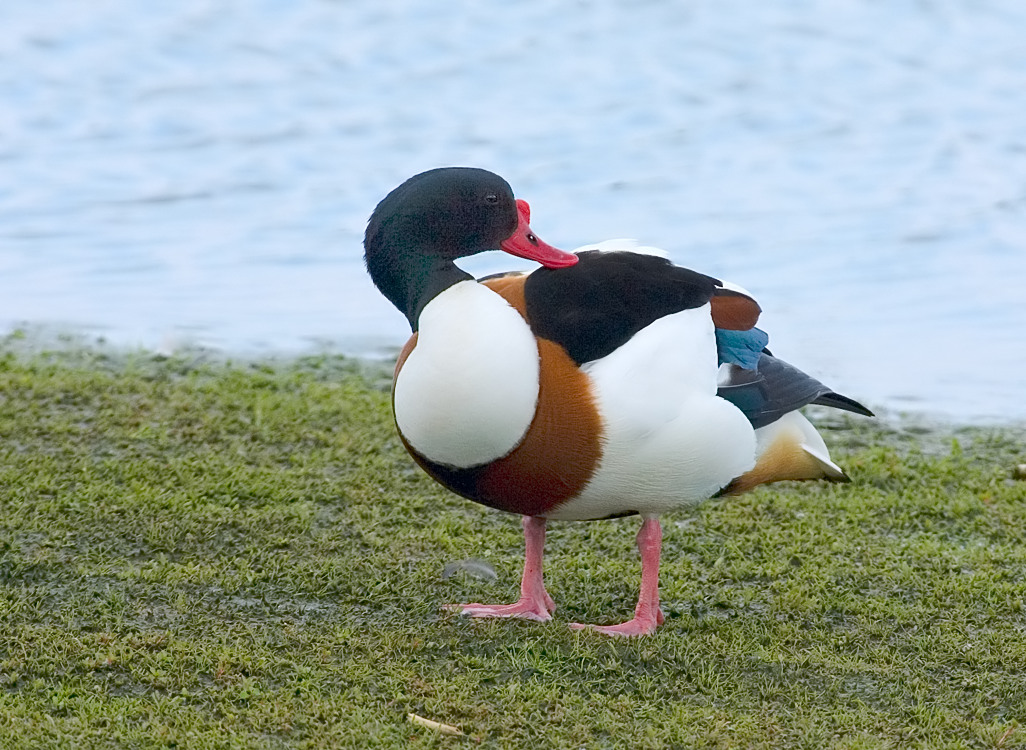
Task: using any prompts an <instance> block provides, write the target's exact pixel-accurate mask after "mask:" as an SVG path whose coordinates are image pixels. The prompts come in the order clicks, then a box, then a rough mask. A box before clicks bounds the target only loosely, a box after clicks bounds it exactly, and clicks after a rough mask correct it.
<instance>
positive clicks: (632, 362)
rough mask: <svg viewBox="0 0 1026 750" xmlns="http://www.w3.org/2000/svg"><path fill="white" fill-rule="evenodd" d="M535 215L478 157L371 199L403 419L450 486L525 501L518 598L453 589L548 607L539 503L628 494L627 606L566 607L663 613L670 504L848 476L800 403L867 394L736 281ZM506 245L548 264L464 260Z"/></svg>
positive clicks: (405, 436)
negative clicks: (557, 231)
mask: <svg viewBox="0 0 1026 750" xmlns="http://www.w3.org/2000/svg"><path fill="white" fill-rule="evenodd" d="M529 220H530V209H529V207H528V205H527V203H526V202H524V201H522V200H516V199H515V198H514V195H513V191H512V189H511V188H510V186H509V184H507V182H506V181H505V180H503V179H502V178H501V177H499V176H498V175H495V174H492V173H491V172H488V171H485V170H482V169H474V168H468V167H451V168H443V169H433V170H430V171H428V172H424V173H422V174H418V175H416V176H414V177H411V178H410V179H409V180H407V181H406V182H404V183H403V184H401V185H400V186H399V187H397V188H396V189H395V190H393V191H392V192H391V193H389V194H388V195H387V196H386V197H385V198H384V199H383V200H382V201H381V203H380V204H378V206H377V208H376V209H375V210H374V213H373V214H372V216H371V218H370V221H369V223H368V226H367V233H366V237H365V240H364V247H365V250H366V256H365V260H366V264H367V269H368V271H369V272H370V275H371V278H372V279H373V281H374V283H375V285H376V286H377V287H378V289H379V290H380V291H381V292H382V293H383V294H384V295H385V297H387V298H388V299H389V300H390V301H391V302H392V303H393V304H394V305H395V306H396V307H397V308H398V309H399V310H400V311H401V312H402V313H403V314H404V315H406V318H407V319H408V320H409V322H410V327H411V329H412V332H413V333H412V336H411V337H410V339H409V341H407V343H406V345H405V346H404V347H403V349H402V351H401V353H400V355H399V358H398V361H397V364H396V368H395V380H394V386H393V394H392V398H393V406H394V412H395V423H396V426H397V428H398V431H399V435H400V437H401V439H402V442H403V444H404V445H405V446H406V449H407V450H408V451H409V453H410V455H411V456H412V457H413V459H414V461H416V462H417V463H418V464H419V465H420V466H421V467H422V468H423V469H424V471H426V472H427V473H428V474H429V475H430V476H431V477H433V478H434V479H435V480H437V481H438V482H439V483H441V484H442V485H443V486H445V487H447V488H448V489H450V490H451V491H453V492H455V493H457V494H459V495H462V496H463V497H465V498H468V499H470V500H473V501H474V502H478V503H482V504H484V505H487V506H490V507H492V508H496V509H498V510H503V511H506V512H508V513H517V514H520V515H521V516H523V530H524V538H525V547H526V552H525V562H524V572H523V578H522V580H521V585H520V591H521V595H520V599H519V600H518V601H516V602H515V603H513V604H463V605H454V607H453V608H455V609H457V610H459V611H461V612H463V613H464V614H467V615H470V616H473V617H521V618H527V619H531V620H539V621H545V620H549V619H551V616H552V612H553V611H554V610H555V604H554V602H553V600H552V597H550V596H549V594H548V592H547V591H546V590H545V585H544V582H543V578H542V557H543V550H544V542H545V527H546V522H547V520H548V519H556V520H572V521H586V520H592V519H601V518H614V517H618V516H627V515H635V514H636V515H640V516H641V518H642V524H641V529H640V531H639V532H638V536H637V544H638V548H639V550H640V553H641V563H642V572H641V590H640V594H639V597H638V603H637V607H636V608H635V612H634V617H633V618H632V619H630V620H628V621H626V622H624V623H621V624H619V625H607V626H585V625H579V624H574V625H572V626H571V627H575V628H583V627H594V629H595V630H596V631H598V632H601V633H605V634H609V635H625V636H634V635H643V634H648V633H652V632H653V631H654V630H655V629H656V628H657V627H658V626H659V625H660V624H662V622H663V613H662V611H661V609H660V607H659V556H660V550H661V545H662V529H661V527H660V523H659V516H660V515H661V514H663V513H666V512H668V511H673V510H678V511H679V510H687V509H690V508H693V507H695V506H696V505H698V504H699V503H701V502H702V501H703V500H705V499H707V498H709V497H713V496H722V495H733V494H737V493H740V492H745V491H747V490H749V489H751V488H752V487H755V486H756V485H759V484H764V483H767V482H775V481H779V480H784V479H826V480H830V481H842V482H843V481H847V480H848V478H847V476H846V475H845V473H844V472H843V471H842V470H841V468H840V467H838V466H837V465H836V464H835V463H834V462H833V461H831V459H830V456H829V453H828V452H827V448H826V445H825V444H824V442H823V439H822V438H821V437H820V435H819V434H818V433H817V432H816V430H815V428H814V427H813V426H812V424H811V423H810V422H809V421H808V420H807V419H806V418H805V417H804V416H802V415H801V414H800V413H799V412H798V411H797V410H798V409H800V408H801V407H803V406H805V405H807V404H810V403H811V404H824V405H827V406H832V407H837V408H840V409H846V410H848V411H852V412H855V413H858V414H864V415H867V416H871V414H872V413H871V412H870V411H869V410H868V409H866V408H865V407H864V406H862V405H861V404H859V403H858V402H856V401H854V400H852V399H849V398H847V397H845V396H841V395H839V394H837V393H834V392H833V391H831V390H830V389H829V388H827V387H826V386H824V385H823V384H822V383H820V382H819V381H817V380H815V379H813V378H811V377H809V376H808V375H805V374H804V373H802V372H801V371H800V370H798V369H796V368H794V367H792V366H791V365H788V364H787V363H785V362H783V361H782V360H780V359H778V358H776V357H774V356H773V355H772V354H770V352H769V350H767V349H766V345H767V337H766V335H765V334H764V333H763V332H762V331H761V330H759V329H758V328H756V323H757V321H758V318H759V314H760V312H761V310H760V308H759V305H758V304H757V303H756V301H755V300H754V299H753V298H752V297H751V295H749V294H748V293H747V292H746V291H745V290H743V289H741V288H740V287H736V286H733V285H730V284H727V283H723V282H721V281H719V280H717V279H714V278H712V277H710V276H706V275H704V274H701V273H697V272H695V271H691V270H688V269H686V268H681V267H679V266H676V265H674V264H672V263H671V262H670V261H669V260H667V259H665V258H663V257H659V256H657V255H654V254H650V253H647V252H637V251H632V250H631V249H629V248H628V249H619V246H616V247H615V248H614V249H612V250H610V246H609V244H608V243H604V244H603V245H600V246H599V248H600V249H593V250H583V251H580V252H577V253H567V252H564V251H562V250H558V249H556V248H554V247H552V246H550V245H548V244H546V243H544V242H542V241H541V240H540V239H539V238H538V237H537V236H536V235H535V234H534V232H533V231H532V230H531V227H530V224H529ZM495 249H500V250H504V251H505V252H507V253H510V254H512V255H516V256H520V257H523V258H529V259H531V260H534V261H537V262H538V263H540V264H541V266H542V267H541V268H539V269H536V270H534V271H533V272H531V273H526V274H525V273H512V274H506V275H499V276H495V277H489V278H485V279H481V280H475V279H474V278H473V277H472V276H471V275H469V274H468V273H466V272H464V271H463V270H461V269H460V268H458V267H457V266H456V264H455V262H454V261H456V260H457V259H459V258H463V257H466V256H470V255H475V254H477V253H481V252H484V251H486V250H495Z"/></svg>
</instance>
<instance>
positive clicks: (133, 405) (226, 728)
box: [0, 350, 1026, 749]
mask: <svg viewBox="0 0 1026 750" xmlns="http://www.w3.org/2000/svg"><path fill="white" fill-rule="evenodd" d="M814 416H815V417H818V418H819V423H820V425H821V428H822V429H823V431H824V433H825V435H826V438H827V440H828V442H829V443H830V445H831V448H832V450H833V451H834V454H835V458H836V459H837V460H838V462H839V463H841V464H843V465H844V466H845V467H846V468H847V469H848V471H849V473H850V474H851V475H852V478H853V480H854V481H853V483H852V484H850V485H827V484H815V485H798V484H785V485H780V486H777V487H775V488H771V489H770V488H763V489H760V490H758V491H756V492H753V493H751V494H749V495H747V496H743V497H740V498H732V499H725V500H719V501H711V502H709V503H707V504H706V505H705V506H703V507H702V508H701V509H700V510H699V511H698V512H697V513H695V514H693V515H684V514H681V515H679V516H670V517H667V518H666V519H664V521H665V549H664V554H663V560H664V565H663V597H664V608H665V610H666V615H667V617H666V624H665V626H664V627H663V628H662V629H661V630H660V631H659V632H658V634H656V635H655V636H653V637H650V638H647V639H640V640H611V639H609V638H606V637H602V636H599V635H596V634H594V633H588V632H572V631H571V630H570V629H569V628H568V627H567V623H569V622H572V621H577V620H580V621H585V622H615V621H618V620H621V619H623V618H625V617H627V616H628V615H629V613H630V611H631V609H632V607H633V604H634V598H635V596H636V591H637V583H638V577H639V562H638V558H637V553H636V551H635V549H634V547H633V544H634V534H635V532H636V529H637V520H636V519H629V518H628V519H621V520H617V521H603V522H595V523H590V524H560V523H554V524H552V525H551V532H550V535H549V542H548V558H547V562H548V570H547V576H548V578H547V580H548V584H549V591H550V592H551V593H552V594H553V596H554V597H555V598H556V600H557V603H558V605H559V609H558V610H557V612H556V617H555V619H554V621H553V622H550V623H547V624H536V623H526V622H509V621H491V622H480V621H472V620H466V619H461V618H459V617H457V616H455V615H453V614H450V613H448V612H445V611H443V610H442V605H443V604H445V603H447V602H458V601H469V600H477V601H487V600H496V601H498V600H508V599H510V598H512V597H513V595H514V594H515V591H516V587H517V582H518V576H519V566H520V564H521V545H522V541H521V537H520V528H519V523H518V522H517V520H516V519H515V518H513V517H511V516H506V515H503V514H499V513H495V512H492V511H489V510H487V509H484V508H479V507H477V506H475V505H473V504H471V503H468V502H466V501H463V500H461V499H459V498H456V497H454V496H452V495H449V494H448V493H446V492H445V491H443V490H441V489H440V488H438V487H436V486H435V485H434V484H433V483H432V482H431V481H430V480H428V479H427V478H426V477H425V476H423V475H422V474H421V473H419V471H418V470H416V469H415V468H414V466H413V465H412V463H411V462H410V460H409V459H408V458H407V457H406V455H405V454H404V452H403V450H402V448H401V446H400V445H399V443H398V441H397V440H396V438H395V435H394V432H393V426H392V424H391V419H390V414H389V403H388V394H387V375H386V376H382V374H381V373H380V372H377V373H375V372H373V371H368V370H367V368H366V367H359V366H357V365H355V364H353V363H351V362H349V361H347V360H344V359H341V358H337V357H320V358H308V359H299V360H295V361H291V362H285V363H281V362H278V363H264V364H253V363H248V362H247V363H241V364H231V363H224V362H220V363H207V364H203V363H200V362H198V361H197V360H196V359H188V358H171V359H162V358H159V357H155V356H153V355H149V354H136V355H127V356H126V355H119V356H117V357H111V356H108V355H104V354H102V353H97V352H95V351H93V352H91V351H88V350H85V351H78V352H75V353H67V352H65V353H63V354H46V353H42V354H40V353H37V354H33V355H22V354H18V355H16V354H14V353H10V352H8V353H7V354H3V353H0V747H3V748H6V747H38V748H60V747H81V748H103V747H111V748H112V747H131V748H137V747H138V748H157V747H161V748H165V747H166V748H199V749H202V748H242V747H247V748H249V747H252V748H365V747H366V748H392V747H396V748H405V747H462V746H476V745H480V746H483V747H508V748H539V749H540V748H620V747H622V748H669V747H675V748H698V747H717V748H748V747H752V748H792V747H793V748H828V747H843V748H876V747H893V748H926V747H929V748H933V747H938V748H941V747H945V748H947V747H950V748H961V747H972V748H998V747H1000V748H1015V747H1019V748H1022V747H1026V611H1024V605H1023V603H1024V601H1026V482H1023V481H1018V480H1016V479H1014V478H1013V469H1014V467H1015V466H1016V465H1017V464H1020V463H1024V462H1026V444H1024V433H1023V430H1021V429H1016V428H1002V429H1000V430H998V429H995V430H985V429H979V428H975V429H968V428H966V429H960V430H956V429H953V428H945V427H936V428H933V429H931V430H929V431H925V432H924V431H920V430H909V429H907V428H905V427H902V426H901V423H900V422H894V421H891V422H886V421H884V422H883V423H882V424H880V423H874V422H873V421H871V420H864V419H858V418H852V419H847V418H844V417H836V416H827V415H824V414H820V413H817V414H816V415H814ZM470 558H477V559H481V560H484V561H486V563H488V564H490V565H492V566H494V568H495V570H496V572H497V573H498V578H497V580H492V579H491V578H489V577H484V578H480V577H475V576H474V575H470V574H468V573H466V572H457V573H456V574H455V575H449V576H446V575H445V574H444V572H443V571H445V568H446V565H447V563H453V562H459V561H462V560H467V559H470ZM483 567H486V566H483ZM410 713H412V714H416V715H418V716H421V717H424V718H426V719H431V720H434V721H438V722H442V723H445V724H449V725H453V726H456V727H458V728H459V729H461V730H462V731H463V732H464V736H462V737H459V736H455V737H454V736H447V735H443V734H440V733H438V732H436V731H435V730H433V729H430V728H427V727H424V726H422V725H420V724H415V723H411V722H410V721H408V720H407V715H408V714H410Z"/></svg>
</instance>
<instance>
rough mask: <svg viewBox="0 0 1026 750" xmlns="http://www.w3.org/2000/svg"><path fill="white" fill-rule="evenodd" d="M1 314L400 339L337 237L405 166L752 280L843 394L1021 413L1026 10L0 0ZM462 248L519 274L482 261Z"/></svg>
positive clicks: (556, 221) (406, 171) (588, 237)
mask: <svg viewBox="0 0 1026 750" xmlns="http://www.w3.org/2000/svg"><path fill="white" fill-rule="evenodd" d="M2 16H3V18H2V22H0V330H10V329H11V328H12V327H15V326H19V325H24V324H26V323H28V324H45V325H49V326H55V327H57V328H70V329H72V330H77V331H83V332H86V333H87V334H89V335H92V336H102V337H103V338H105V339H106V340H108V341H112V342H115V343H117V344H124V345H128V346H136V345H142V346H146V347H150V348H159V349H168V348H174V347H175V346H178V345H181V344H183V343H189V344H199V345H203V346H212V347H216V348H219V349H222V350H225V351H228V352H239V353H262V352H284V353H289V352H301V351H305V350H309V349H310V348H314V347H325V346H328V347H333V348H336V349H341V350H342V351H347V352H353V353H361V354H366V353H375V352H381V351H385V350H388V349H389V348H390V347H394V346H397V345H398V344H400V343H401V342H402V340H403V339H404V338H405V335H406V328H405V323H404V319H403V318H402V316H401V315H400V314H399V313H397V312H396V311H394V310H393V309H392V308H391V307H389V305H388V303H387V302H385V301H384V299H383V298H381V297H380V296H379V295H378V294H377V292H376V291H375V290H374V289H373V287H372V286H371V284H370V282H369V280H368V279H367V277H366V274H365V273H364V271H363V269H362V265H361V247H360V241H361V237H362V232H363V228H364V226H365V223H366V219H367V216H368V215H369V213H370V211H371V210H372V209H373V207H374V205H375V204H376V202H377V201H378V200H379V199H380V198H381V197H382V196H383V195H384V194H385V193H386V192H387V191H388V190H390V189H391V188H392V187H394V186H395V185H396V184H398V183H399V182H400V181H402V180H403V179H405V178H406V177H408V176H410V175H412V174H414V173H416V172H418V171H421V170H423V169H428V168H431V167H435V166H440V165H447V164H468V165H476V166H482V167H486V168H489V169H493V170H495V171H497V172H499V173H500V174H502V175H503V176H505V177H506V178H507V179H508V180H509V181H510V182H511V184H512V185H513V186H514V189H515V190H516V192H517V194H518V196H519V197H522V198H526V199H527V200H529V201H530V202H531V204H532V206H533V209H534V215H533V217H532V218H533V221H532V225H533V226H534V228H535V229H536V230H537V231H538V233H539V234H540V235H541V236H542V237H543V238H545V239H546V240H547V241H549V242H551V243H553V244H556V245H560V246H564V247H568V248H569V247H576V246H578V245H582V244H585V243H587V242H591V241H595V240H600V239H605V238H610V237H636V238H638V239H639V240H641V241H643V242H644V243H646V244H654V245H659V246H662V247H665V248H667V249H668V250H669V251H670V253H671V256H672V257H673V258H674V259H675V260H676V261H678V262H680V263H682V264H685V265H689V266H691V267H694V268H697V269H699V270H702V271H704V272H706V273H710V274H713V275H717V276H720V277H722V278H726V279H730V280H732V281H735V282H736V283H739V284H741V285H743V286H745V287H747V288H748V289H749V290H751V291H752V292H753V294H755V295H756V296H757V298H758V299H759V300H760V302H761V303H762V306H763V308H764V310H765V313H764V316H763V319H762V325H763V327H764V328H766V329H767V330H769V332H770V334H771V337H772V338H771V347H772V348H773V349H774V351H775V353H777V354H778V355H780V356H782V357H784V358H785V359H787V360H789V361H791V362H793V363H795V364H797V365H799V366H801V367H803V369H806V370H807V371H809V372H810V373H812V374H815V375H816V376H818V377H820V378H821V379H824V380H826V381H827V382H829V383H830V384H831V385H832V386H834V387H836V388H837V389H839V390H841V391H842V392H845V393H848V394H849V395H852V396H855V397H858V398H861V399H865V400H866V401H867V402H869V403H871V404H873V405H875V406H878V407H879V406H882V407H884V408H885V409H890V410H897V411H909V410H911V411H914V412H926V413H931V414H937V415H941V416H946V417H951V418H955V419H959V420H967V421H986V420H993V419H1001V420H1007V419H1016V420H1020V419H1024V418H1026V374H1024V373H1026V344H1024V339H1026V106H1024V104H1023V92H1024V91H1026V44H1023V42H1022V38H1023V29H1024V28H1026V6H1024V5H1022V4H1021V3H1019V2H1018V0H991V1H990V2H987V1H986V0H936V1H933V2H931V1H929V0H920V1H918V2H912V1H911V0H906V1H901V0H897V1H896V2H888V3H880V2H869V0H862V1H855V0H805V1H800V0H789V1H787V2H779V3H751V2H749V1H748V0H725V1H723V2H718V3H701V4H699V3H671V2H654V1H650V2H638V1H637V0H632V1H631V2H627V1H626V0H622V1H621V2H613V1H612V0H609V1H605V2H602V1H598V0H596V1H594V2H589V1H584V0H582V1H580V2H576V3H549V2H543V1H542V0H525V2H520V3H503V4H499V3H490V2H481V1H480V0H460V1H458V2H452V3H446V4H439V3H436V2H429V1H428V0H389V2H381V1H380V0H337V1H335V2H326V1H315V0H302V1H298V2H297V1H293V0H290V1H286V0H263V1H262V2H254V1H250V2H242V1H241V0H238V1H237V2H230V1H229V0H179V1H178V2H175V3H156V4H154V3H149V4H143V3H134V2H129V0H106V1H104V2H101V1H99V0H98V1H97V2H91V3H81V2H77V1H76V0H50V1H49V2H46V3H36V4H29V3H15V4H8V6H7V7H5V9H4V10H3V12H2ZM492 255H496V256H497V257H485V258H480V259H475V260H474V262H473V263H472V264H471V266H470V269H471V270H473V271H475V272H481V273H484V272H490V271H493V270H499V269H502V268H506V267H524V266H523V265H522V264H520V263H519V262H518V261H515V260H512V259H510V258H508V257H507V256H501V255H498V254H492Z"/></svg>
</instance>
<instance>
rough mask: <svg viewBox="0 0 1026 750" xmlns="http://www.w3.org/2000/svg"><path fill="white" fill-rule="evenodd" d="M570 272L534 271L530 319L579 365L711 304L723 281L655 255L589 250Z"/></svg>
mask: <svg viewBox="0 0 1026 750" xmlns="http://www.w3.org/2000/svg"><path fill="white" fill-rule="evenodd" d="M579 256H580V261H579V262H578V263H577V265H574V266H571V267H569V268H560V269H547V268H539V269H538V270H536V271H534V272H533V273H532V274H531V275H530V276H528V277H527V280H526V282H525V284H524V297H525V301H526V304H527V320H528V323H529V324H530V326H531V330H532V331H533V332H534V334H535V335H536V336H539V337H541V338H545V339H549V340H550V341H555V342H556V343H557V344H560V345H562V347H563V348H564V349H566V351H567V354H569V355H570V358H571V359H573V360H574V362H576V363H577V364H578V365H581V364H583V363H585V362H591V361H593V360H596V359H601V358H602V357H604V356H606V355H607V354H609V353H611V352H613V351H615V350H616V349H617V348H619V347H620V346H622V345H623V344H625V343H627V341H628V340H629V339H630V338H631V336H633V335H634V334H635V333H637V332H638V331H640V330H641V329H642V328H644V327H645V326H647V325H649V324H650V323H652V322H653V321H655V320H658V319H659V318H662V317H664V316H666V315H671V314H673V313H675V312H680V311H681V310H690V309H693V308H696V307H701V306H702V305H704V304H706V303H707V302H708V301H709V299H710V298H711V297H712V295H713V291H714V290H715V289H716V287H717V286H719V285H720V282H719V281H718V280H717V279H714V278H712V277H711V276H706V275H704V274H701V273H698V272H696V271H691V270H689V269H687V268H681V267H680V266H675V265H673V263H671V262H670V261H669V260H667V259H665V258H660V257H658V256H654V255H643V254H641V253H631V252H602V251H598V250H588V251H585V252H582V253H580V254H579Z"/></svg>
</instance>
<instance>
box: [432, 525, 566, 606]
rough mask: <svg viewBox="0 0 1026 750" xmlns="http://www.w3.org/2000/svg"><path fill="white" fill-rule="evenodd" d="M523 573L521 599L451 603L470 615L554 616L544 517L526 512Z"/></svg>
mask: <svg viewBox="0 0 1026 750" xmlns="http://www.w3.org/2000/svg"><path fill="white" fill-rule="evenodd" d="M523 525H524V576H523V578H521V579H520V599H519V600H518V601H517V602H516V603H515V604H450V605H448V606H447V607H446V609H455V610H459V611H460V612H461V613H462V614H465V615H470V616H471V617H522V618H524V619H526V620H537V621H538V622H545V621H546V620H551V619H552V613H553V612H554V611H555V610H556V603H555V602H554V601H552V597H551V596H549V593H548V592H547V591H546V590H545V584H544V582H543V581H542V557H543V556H544V554H545V519H544V518H537V517H534V516H524V521H523Z"/></svg>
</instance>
